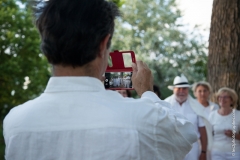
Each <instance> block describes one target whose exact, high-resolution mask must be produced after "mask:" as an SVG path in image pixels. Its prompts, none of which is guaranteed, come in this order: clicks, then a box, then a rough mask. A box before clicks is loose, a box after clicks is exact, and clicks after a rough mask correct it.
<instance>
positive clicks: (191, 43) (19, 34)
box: [0, 0, 240, 159]
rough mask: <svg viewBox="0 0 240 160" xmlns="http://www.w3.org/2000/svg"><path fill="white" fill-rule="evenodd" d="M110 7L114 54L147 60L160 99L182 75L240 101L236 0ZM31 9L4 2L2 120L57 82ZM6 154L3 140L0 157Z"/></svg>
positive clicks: (163, 0)
mask: <svg viewBox="0 0 240 160" xmlns="http://www.w3.org/2000/svg"><path fill="white" fill-rule="evenodd" d="M112 1H113V2H115V3H116V4H117V5H118V6H119V7H120V9H121V11H122V17H121V18H118V19H117V20H116V21H115V22H116V25H115V33H114V38H113V40H112V46H111V50H112V51H113V50H133V51H134V52H135V53H136V57H137V59H138V60H144V61H145V62H146V63H147V64H148V66H149V67H150V68H151V70H152V72H153V75H154V83H155V84H156V85H158V86H159V87H160V89H161V93H162V96H161V98H162V99H164V98H166V97H168V96H169V95H171V94H172V92H171V91H170V90H168V89H167V86H168V85H172V83H173V79H174V77H176V76H178V75H180V74H184V75H185V76H186V77H187V78H188V80H189V82H190V84H192V83H194V82H197V81H200V80H206V81H209V82H210V83H211V85H213V90H214V92H215V91H217V89H219V88H220V87H223V86H228V87H231V88H233V89H235V90H236V91H237V93H238V95H240V94H239V93H240V89H239V88H240V69H239V68H240V64H239V62H240V61H239V60H240V52H239V48H240V45H238V43H240V42H238V40H236V39H238V38H240V37H239V35H240V34H239V33H240V30H239V23H237V20H239V17H238V16H239V15H237V14H236V12H237V13H238V12H240V11H239V9H240V4H239V2H237V0H130V1H127V0H112ZM42 2H43V3H44V1H42ZM33 5H35V3H34V2H33V1H27V0H0V6H1V7H0V109H1V121H3V119H4V117H5V116H6V114H7V113H8V112H9V111H10V109H11V108H13V107H14V106H17V105H19V104H22V103H24V102H25V101H27V100H30V99H33V98H35V97H36V96H38V95H39V94H41V92H43V91H44V89H45V86H46V84H47V81H48V79H49V78H50V76H51V66H50V65H48V63H47V60H46V58H45V57H44V55H43V54H42V52H41V51H40V49H39V48H40V47H39V46H40V38H39V35H38V32H37V30H36V28H35V27H34V19H33V17H34V16H35V15H34V14H33V12H32V9H33V8H34V7H33ZM212 11H213V12H214V13H215V14H213V16H212ZM228 15H229V16H228ZM232 15H233V16H232ZM219 17H220V18H219ZM238 22H239V21H238ZM226 24H229V25H226ZM210 27H211V29H210ZM231 27H232V28H231ZM226 28H227V29H226ZM228 29H229V32H227V31H228ZM209 36H210V38H209ZM211 37H212V38H211ZM215 40H216V41H215ZM209 42H210V43H209ZM225 44H226V45H225ZM228 46H229V47H228ZM219 48H223V49H219ZM218 69H219V70H218ZM238 104H239V103H238ZM1 124H2V123H1ZM1 128H2V127H1ZM1 131H2V129H1ZM19 147H20V146H19ZM4 148H5V145H4V139H3V137H2V136H1V138H0V157H2V159H4V158H3V157H4Z"/></svg>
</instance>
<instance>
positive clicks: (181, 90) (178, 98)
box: [165, 75, 212, 160]
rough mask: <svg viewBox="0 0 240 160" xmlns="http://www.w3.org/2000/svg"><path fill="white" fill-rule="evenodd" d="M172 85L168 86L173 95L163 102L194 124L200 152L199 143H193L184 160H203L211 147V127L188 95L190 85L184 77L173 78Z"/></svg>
mask: <svg viewBox="0 0 240 160" xmlns="http://www.w3.org/2000/svg"><path fill="white" fill-rule="evenodd" d="M173 84H174V85H173V86H168V88H169V89H170V90H173V95H172V96H170V97H168V98H166V99H165V101H167V102H169V103H171V105H172V107H173V109H174V110H176V111H178V112H180V113H181V114H183V115H184V116H185V117H186V118H187V119H188V120H189V121H190V122H192V123H193V124H194V126H195V131H196V133H197V135H198V138H199V140H200V143H201V150H200V149H199V148H200V146H199V141H198V142H195V143H194V144H193V148H192V149H191V151H190V152H189V153H188V154H187V155H186V157H185V159H184V160H197V159H199V160H205V159H207V151H208V148H210V147H211V140H212V135H211V133H212V132H211V125H210V123H209V122H208V120H207V117H205V114H204V107H203V106H202V105H201V104H200V103H199V102H198V101H196V100H195V99H193V98H192V97H191V96H190V95H189V87H191V85H189V83H188V80H187V78H186V77H185V76H184V75H181V76H177V77H175V79H174V82H173ZM206 133H207V134H206Z"/></svg>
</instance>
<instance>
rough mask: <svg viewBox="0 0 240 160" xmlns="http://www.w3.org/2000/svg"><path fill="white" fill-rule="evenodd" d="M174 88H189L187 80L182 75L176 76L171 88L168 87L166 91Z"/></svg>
mask: <svg viewBox="0 0 240 160" xmlns="http://www.w3.org/2000/svg"><path fill="white" fill-rule="evenodd" d="M175 87H177V88H182V87H191V85H190V84H189V83H188V80H187V78H186V77H185V76H184V75H183V74H181V77H179V76H177V77H175V78H174V81H173V86H168V89H170V90H173V88H175Z"/></svg>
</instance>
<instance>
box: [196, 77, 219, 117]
mask: <svg viewBox="0 0 240 160" xmlns="http://www.w3.org/2000/svg"><path fill="white" fill-rule="evenodd" d="M192 90H193V93H194V96H195V97H196V98H197V100H198V102H199V103H201V104H202V105H203V106H204V112H205V117H206V118H208V117H209V114H210V112H211V111H213V110H216V109H219V106H218V105H217V104H216V103H213V102H211V101H210V100H209V99H210V96H211V94H212V87H211V85H210V84H209V83H208V82H205V81H200V82H197V83H194V84H193V87H192Z"/></svg>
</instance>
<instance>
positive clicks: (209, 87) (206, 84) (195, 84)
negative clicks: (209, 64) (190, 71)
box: [192, 81, 212, 94]
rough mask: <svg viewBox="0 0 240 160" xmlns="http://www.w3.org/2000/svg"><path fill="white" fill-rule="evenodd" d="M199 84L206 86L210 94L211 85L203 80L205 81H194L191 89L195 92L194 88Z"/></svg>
mask: <svg viewBox="0 0 240 160" xmlns="http://www.w3.org/2000/svg"><path fill="white" fill-rule="evenodd" d="M199 86H203V87H205V88H207V89H208V91H209V92H210V94H212V87H211V85H210V84H209V83H208V82H205V81H200V82H196V83H194V84H193V86H192V91H193V92H196V89H197V88H198V87H199Z"/></svg>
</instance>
